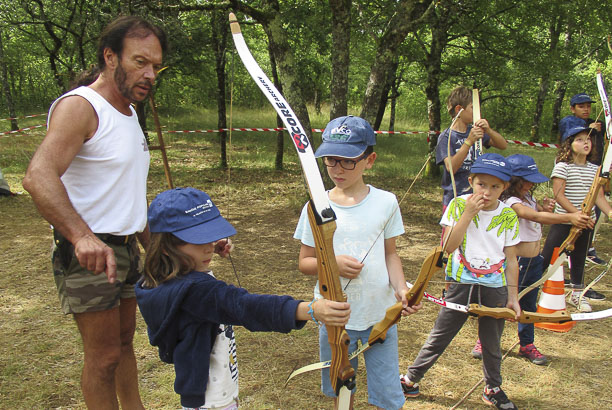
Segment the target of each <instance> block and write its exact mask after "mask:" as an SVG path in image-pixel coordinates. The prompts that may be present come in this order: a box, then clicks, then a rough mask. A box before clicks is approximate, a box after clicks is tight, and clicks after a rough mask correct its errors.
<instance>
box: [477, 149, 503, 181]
mask: <svg viewBox="0 0 612 410" xmlns="http://www.w3.org/2000/svg"><path fill="white" fill-rule="evenodd" d="M470 172H471V173H472V174H488V175H493V176H494V177H497V178H499V179H501V180H502V181H510V177H511V176H512V169H511V168H510V164H509V163H508V161H506V158H504V157H503V155H499V154H495V153H486V154H482V155H481V156H479V157H478V158H476V160H475V161H474V163H473V164H472V168H471V169H470Z"/></svg>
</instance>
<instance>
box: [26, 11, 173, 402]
mask: <svg viewBox="0 0 612 410" xmlns="http://www.w3.org/2000/svg"><path fill="white" fill-rule="evenodd" d="M165 49H166V36H165V34H164V32H163V31H162V30H161V29H159V28H158V27H156V26H153V25H152V24H150V23H148V22H147V21H145V20H143V19H142V18H139V17H132V16H126V17H120V18H118V19H116V20H114V21H113V22H111V23H110V24H109V25H108V26H107V27H106V28H105V29H104V31H103V32H102V34H101V36H100V42H99V47H98V53H97V59H98V67H97V68H96V73H95V74H96V75H97V77H96V78H95V81H93V83H91V84H90V85H89V86H87V87H79V88H77V89H75V90H73V91H71V92H69V93H67V94H64V95H63V96H61V97H60V98H59V99H58V100H56V101H55V102H54V103H53V105H52V106H51V109H50V110H49V116H48V121H47V123H48V128H47V135H46V136H45V138H44V140H43V142H42V143H41V145H40V146H39V147H38V149H37V151H36V153H35V154H34V156H33V158H32V161H31V162H30V165H29V167H28V170H27V172H26V176H25V178H24V180H23V186H24V188H25V189H26V190H27V191H28V192H29V193H30V194H31V195H32V199H33V200H34V203H35V204H36V206H37V208H38V210H39V212H40V213H41V215H42V216H43V217H44V218H45V219H46V220H47V221H49V222H50V223H51V224H52V225H53V227H54V239H55V241H54V245H55V246H54V251H53V273H54V278H55V281H56V284H57V287H58V291H59V294H60V301H61V304H62V309H63V311H64V313H72V314H73V315H74V318H75V321H76V323H77V326H78V329H79V332H80V333H81V337H82V340H83V350H84V365H83V373H82V376H81V388H82V391H83V396H84V399H85V403H86V404H87V406H88V407H89V408H92V407H96V408H116V409H118V408H119V403H121V407H123V408H126V409H143V408H144V407H143V404H142V402H141V399H140V395H139V392H138V374H137V367H136V359H135V356H134V350H133V347H132V339H133V336H134V329H135V322H136V299H135V295H134V290H133V288H134V284H135V283H136V281H137V280H138V278H139V276H140V272H139V269H140V267H139V255H138V245H137V243H136V240H135V238H136V237H137V238H138V240H139V241H140V243H141V244H142V245H143V246H145V247H146V245H147V243H148V241H149V231H148V226H147V223H146V218H147V212H146V208H147V199H146V181H147V174H148V169H149V151H148V147H147V144H146V140H145V138H144V135H143V133H142V130H141V129H140V127H139V124H138V118H137V116H136V112H135V111H134V109H133V108H132V106H131V104H132V103H135V102H141V101H144V100H145V99H146V98H147V96H148V95H149V92H150V91H151V89H152V87H153V84H154V81H155V78H156V76H157V73H158V71H159V69H160V68H161V66H162V57H163V52H164V51H165Z"/></svg>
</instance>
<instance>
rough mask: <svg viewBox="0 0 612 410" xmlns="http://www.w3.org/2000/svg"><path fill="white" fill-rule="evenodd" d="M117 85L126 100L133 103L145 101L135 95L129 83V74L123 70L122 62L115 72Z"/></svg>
mask: <svg viewBox="0 0 612 410" xmlns="http://www.w3.org/2000/svg"><path fill="white" fill-rule="evenodd" d="M114 79H115V84H117V88H119V92H120V93H121V95H122V96H124V97H125V98H126V99H128V100H130V101H131V102H133V103H136V102H140V101H142V100H143V99H144V98H143V99H138V98H137V97H136V96H135V95H134V94H133V93H132V88H131V87H130V86H129V84H128V82H127V73H126V72H125V70H124V69H123V66H122V65H121V61H119V63H118V65H117V69H116V70H115V77H114Z"/></svg>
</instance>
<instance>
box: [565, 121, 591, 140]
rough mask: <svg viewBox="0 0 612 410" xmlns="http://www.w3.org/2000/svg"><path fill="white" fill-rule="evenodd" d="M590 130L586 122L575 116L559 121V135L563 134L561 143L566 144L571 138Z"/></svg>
mask: <svg viewBox="0 0 612 410" xmlns="http://www.w3.org/2000/svg"><path fill="white" fill-rule="evenodd" d="M588 130H589V127H588V126H587V123H586V121H584V120H583V119H582V118H578V117H575V116H573V115H568V116H567V117H564V118H563V119H562V120H561V121H559V134H561V142H564V141H565V140H566V139H568V138H569V137H573V136H574V135H576V134H578V133H580V132H582V131H588Z"/></svg>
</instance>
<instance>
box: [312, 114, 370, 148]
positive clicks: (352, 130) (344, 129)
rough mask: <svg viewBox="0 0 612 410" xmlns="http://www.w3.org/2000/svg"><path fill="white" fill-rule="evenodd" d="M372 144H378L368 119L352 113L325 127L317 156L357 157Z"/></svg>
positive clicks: (335, 119)
mask: <svg viewBox="0 0 612 410" xmlns="http://www.w3.org/2000/svg"><path fill="white" fill-rule="evenodd" d="M370 145H376V134H375V133H374V130H373V129H372V126H371V125H370V124H369V123H368V122H367V121H366V120H364V119H363V118H360V117H353V116H352V115H348V116H345V117H338V118H334V119H333V120H331V121H330V122H329V123H328V124H327V126H326V127H325V130H324V131H323V142H321V145H319V148H317V151H316V152H315V157H316V158H321V157H342V158H356V157H358V156H360V155H361V154H363V152H364V151H365V150H366V148H367V147H369V146H370Z"/></svg>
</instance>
